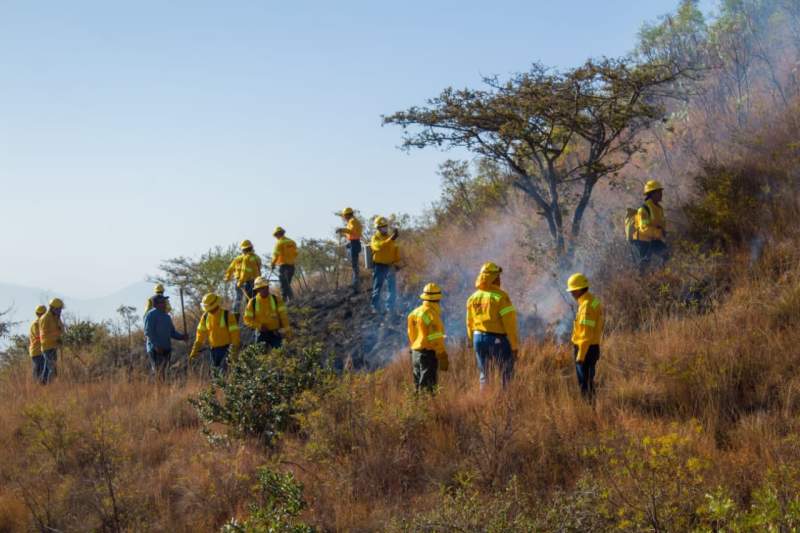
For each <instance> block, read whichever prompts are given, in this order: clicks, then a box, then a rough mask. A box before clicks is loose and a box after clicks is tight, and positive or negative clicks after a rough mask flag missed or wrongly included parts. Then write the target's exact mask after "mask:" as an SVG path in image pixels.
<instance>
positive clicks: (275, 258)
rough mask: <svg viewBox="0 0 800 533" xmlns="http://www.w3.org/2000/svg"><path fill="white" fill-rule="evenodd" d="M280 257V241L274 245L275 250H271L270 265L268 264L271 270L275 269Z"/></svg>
mask: <svg viewBox="0 0 800 533" xmlns="http://www.w3.org/2000/svg"><path fill="white" fill-rule="evenodd" d="M280 255H281V241H278V242H276V243H275V248H273V249H272V263H271V264H270V268H271V269H273V270H274V269H275V265H276V264H277V263H278V257H280Z"/></svg>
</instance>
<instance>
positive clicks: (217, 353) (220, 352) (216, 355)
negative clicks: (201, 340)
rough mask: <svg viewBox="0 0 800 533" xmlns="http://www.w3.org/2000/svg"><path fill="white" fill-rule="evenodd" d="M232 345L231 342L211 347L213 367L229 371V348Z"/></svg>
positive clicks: (210, 358) (210, 353) (210, 357)
mask: <svg viewBox="0 0 800 533" xmlns="http://www.w3.org/2000/svg"><path fill="white" fill-rule="evenodd" d="M230 347H231V345H230V344H226V345H225V346H219V347H217V348H211V351H210V352H209V354H208V355H209V360H210V362H211V368H213V369H215V370H219V371H221V372H223V373H225V372H227V371H228V350H229V349H230Z"/></svg>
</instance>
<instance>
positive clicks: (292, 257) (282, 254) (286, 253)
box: [272, 237, 297, 266]
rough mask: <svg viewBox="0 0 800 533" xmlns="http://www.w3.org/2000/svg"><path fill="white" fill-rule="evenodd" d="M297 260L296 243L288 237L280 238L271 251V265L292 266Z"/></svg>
mask: <svg viewBox="0 0 800 533" xmlns="http://www.w3.org/2000/svg"><path fill="white" fill-rule="evenodd" d="M296 260H297V243H296V242H294V241H293V240H292V239H290V238H288V237H281V238H280V239H278V242H277V243H275V249H274V250H273V251H272V264H273V265H278V266H280V265H293V264H294V262H295V261H296Z"/></svg>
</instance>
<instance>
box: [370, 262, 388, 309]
mask: <svg viewBox="0 0 800 533" xmlns="http://www.w3.org/2000/svg"><path fill="white" fill-rule="evenodd" d="M388 270H389V267H388V266H387V265H378V264H376V265H375V266H374V267H373V269H372V301H371V303H372V308H373V309H374V310H375V311H378V312H380V311H381V308H380V302H381V289H382V288H383V282H384V281H385V280H386V273H387V272H388Z"/></svg>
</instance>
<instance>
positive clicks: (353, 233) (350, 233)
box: [342, 217, 364, 241]
mask: <svg viewBox="0 0 800 533" xmlns="http://www.w3.org/2000/svg"><path fill="white" fill-rule="evenodd" d="M342 233H344V234H345V235H347V238H348V239H350V240H351V241H360V240H361V235H362V234H363V233H364V227H363V226H362V225H361V222H359V221H358V219H357V218H356V217H352V218H350V220H348V221H347V227H345V228H343V229H342Z"/></svg>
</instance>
